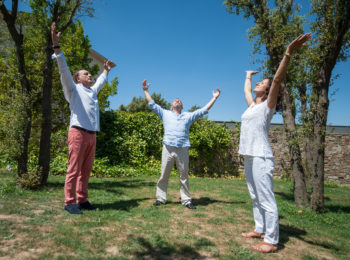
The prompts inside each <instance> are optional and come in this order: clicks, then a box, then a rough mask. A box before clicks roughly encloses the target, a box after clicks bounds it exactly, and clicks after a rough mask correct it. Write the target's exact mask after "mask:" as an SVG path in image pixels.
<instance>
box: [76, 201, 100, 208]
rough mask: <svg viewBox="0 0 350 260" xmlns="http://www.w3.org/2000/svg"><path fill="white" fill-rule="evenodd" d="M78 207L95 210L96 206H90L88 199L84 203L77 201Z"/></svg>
mask: <svg viewBox="0 0 350 260" xmlns="http://www.w3.org/2000/svg"><path fill="white" fill-rule="evenodd" d="M79 208H80V209H85V210H96V207H94V206H92V205H91V204H90V202H89V201H88V200H87V201H85V202H84V203H79Z"/></svg>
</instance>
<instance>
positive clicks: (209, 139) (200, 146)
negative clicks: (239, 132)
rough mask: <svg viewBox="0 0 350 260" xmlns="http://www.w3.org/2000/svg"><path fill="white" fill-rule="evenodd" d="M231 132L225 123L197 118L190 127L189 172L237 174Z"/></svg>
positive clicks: (215, 175)
mask: <svg viewBox="0 0 350 260" xmlns="http://www.w3.org/2000/svg"><path fill="white" fill-rule="evenodd" d="M233 140H234V138H233V133H232V131H231V130H230V129H228V128H227V127H226V126H225V125H222V124H217V123H215V122H213V121H208V120H203V119H200V120H197V121H196V122H195V123H194V124H193V125H192V126H191V129H190V141H191V149H190V151H189V153H190V173H191V174H193V175H196V176H207V177H223V176H233V175H234V176H238V175H239V174H238V167H239V164H238V162H239V161H238V160H237V159H238V157H237V154H236V153H234V151H235V150H236V149H235V146H236V145H237V144H236V143H235V142H234V141H233Z"/></svg>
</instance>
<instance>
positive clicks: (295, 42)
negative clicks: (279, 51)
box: [287, 33, 311, 54]
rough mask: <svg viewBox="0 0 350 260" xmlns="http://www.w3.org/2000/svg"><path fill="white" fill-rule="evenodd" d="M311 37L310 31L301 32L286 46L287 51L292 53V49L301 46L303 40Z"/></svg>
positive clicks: (303, 43) (303, 42)
mask: <svg viewBox="0 0 350 260" xmlns="http://www.w3.org/2000/svg"><path fill="white" fill-rule="evenodd" d="M310 38H311V33H306V34H304V35H303V34H301V35H299V36H298V37H297V38H296V39H294V40H293V41H292V42H291V43H290V44H289V45H288V48H287V53H289V54H290V53H292V52H293V51H295V50H297V49H299V48H301V47H302V46H304V45H305V42H306V41H307V40H308V39H310Z"/></svg>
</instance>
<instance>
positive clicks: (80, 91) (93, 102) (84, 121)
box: [52, 52, 107, 131]
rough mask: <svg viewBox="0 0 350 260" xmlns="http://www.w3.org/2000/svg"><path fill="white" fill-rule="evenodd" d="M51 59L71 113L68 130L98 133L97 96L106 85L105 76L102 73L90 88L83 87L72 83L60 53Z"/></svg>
mask: <svg viewBox="0 0 350 260" xmlns="http://www.w3.org/2000/svg"><path fill="white" fill-rule="evenodd" d="M52 57H53V58H56V60H57V64H58V69H59V71H60V75H61V83H62V87H63V92H64V97H65V98H66V100H67V101H68V102H69V108H70V112H71V113H70V123H69V128H70V127H72V126H79V127H81V128H84V129H86V130H89V131H100V113H99V105H98V100H97V94H98V93H99V92H100V90H101V88H102V87H103V86H104V84H105V83H106V81H107V76H106V75H105V74H104V73H102V74H101V75H100V76H99V77H98V78H97V80H96V82H95V84H94V85H93V86H92V87H90V88H87V87H84V85H83V84H81V83H78V84H76V83H74V81H73V77H72V74H71V72H70V71H69V68H68V66H67V63H66V60H65V58H64V55H63V53H62V52H60V53H59V54H57V55H56V54H53V55H52Z"/></svg>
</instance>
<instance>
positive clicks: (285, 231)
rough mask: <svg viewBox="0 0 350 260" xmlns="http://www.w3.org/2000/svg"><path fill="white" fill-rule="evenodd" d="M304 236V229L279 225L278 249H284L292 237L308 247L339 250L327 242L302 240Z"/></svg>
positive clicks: (305, 233)
mask: <svg viewBox="0 0 350 260" xmlns="http://www.w3.org/2000/svg"><path fill="white" fill-rule="evenodd" d="M306 235H307V232H306V231H305V230H304V229H300V228H297V227H293V226H288V225H283V224H280V243H279V245H278V247H279V248H280V249H283V248H284V247H285V246H284V245H285V244H286V243H287V242H288V241H289V239H290V238H291V237H294V238H296V239H298V240H301V241H304V242H305V243H308V244H310V245H314V246H318V247H323V248H325V249H331V250H334V251H339V248H338V247H337V246H336V245H335V244H333V243H331V242H329V241H311V240H308V239H305V238H304V236H306Z"/></svg>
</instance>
